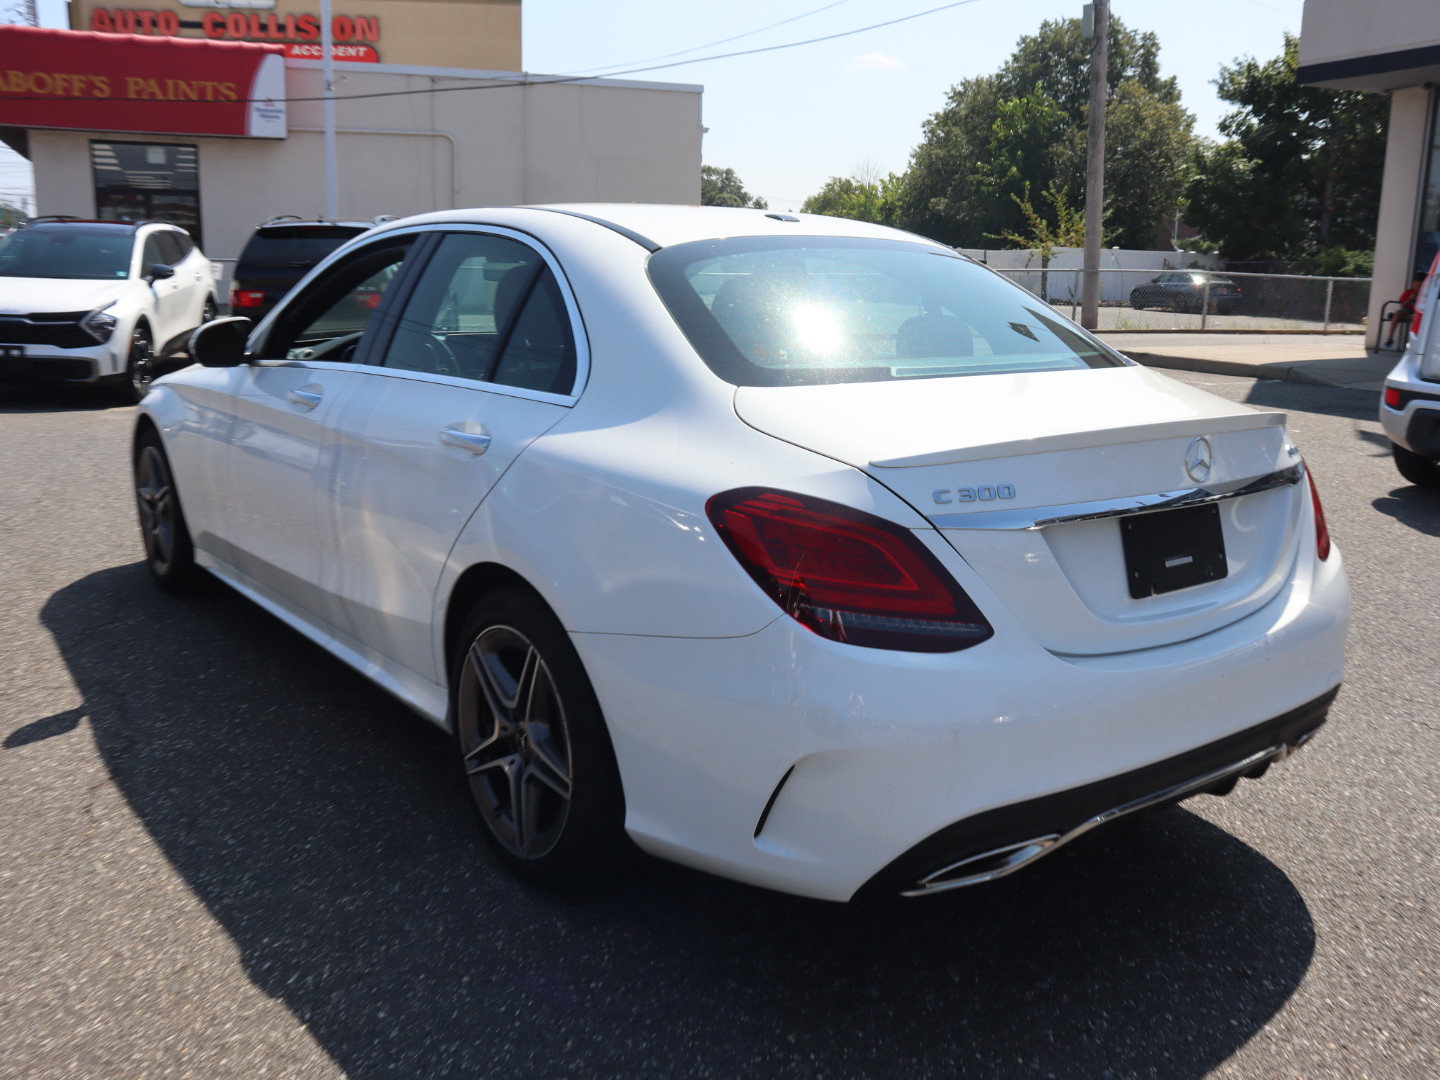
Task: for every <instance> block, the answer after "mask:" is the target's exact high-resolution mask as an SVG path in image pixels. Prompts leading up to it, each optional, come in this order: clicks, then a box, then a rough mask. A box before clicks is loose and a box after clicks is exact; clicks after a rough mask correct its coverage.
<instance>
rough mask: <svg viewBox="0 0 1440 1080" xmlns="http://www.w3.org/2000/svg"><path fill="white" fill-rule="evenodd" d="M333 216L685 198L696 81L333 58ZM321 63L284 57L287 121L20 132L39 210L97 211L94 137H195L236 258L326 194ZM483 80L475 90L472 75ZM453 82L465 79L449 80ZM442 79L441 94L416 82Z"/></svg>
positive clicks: (218, 249)
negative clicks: (574, 77) (201, 131)
mask: <svg viewBox="0 0 1440 1080" xmlns="http://www.w3.org/2000/svg"><path fill="white" fill-rule="evenodd" d="M335 69H336V74H337V87H336V93H337V97H339V98H341V99H343V98H344V97H346V96H347V95H349V96H353V95H360V94H376V93H380V94H393V93H394V92H395V91H407V92H408V91H422V92H421V93H406V94H405V95H403V96H387V97H367V98H360V99H358V100H351V101H345V100H339V101H337V104H336V128H337V131H338V135H337V140H336V143H337V147H336V173H337V181H338V183H337V187H338V202H339V208H338V209H339V216H340V217H341V218H352V219H358V220H369V219H370V218H373V217H374V216H375V215H377V214H395V215H397V216H404V215H407V214H415V213H422V212H424V211H427V210H441V209H447V208H451V207H456V206H485V205H511V204H517V203H536V202H659V203H695V202H698V201H699V199H700V136H701V126H700V98H701V95H700V87H698V86H685V85H671V84H660V83H636V82H626V81H622V80H611V81H606V80H597V81H589V82H567V83H560V82H550V83H546V82H533V83H530V84H528V85H524V86H513V85H503V83H505V82H508V81H509V80H511V79H515V78H519V76H515V75H509V74H505V73H494V72H455V71H449V70H441V69H416V68H408V69H401V68H391V67H387V66H385V65H375V64H336V65H335ZM321 79H322V73H321V69H320V64H319V63H318V62H315V61H298V62H297V61H292V62H291V63H290V64H289V65H288V66H287V69H286V90H287V94H288V96H289V97H290V98H291V99H292V102H291V104H290V106H289V126H290V135H289V137H288V138H287V139H284V140H274V141H271V140H262V139H221V138H202V137H188V136H174V135H144V134H139V135H124V134H118V133H114V132H72V131H42V130H32V131H31V132H30V157H31V160H32V162H33V163H34V166H35V176H36V201H37V204H38V206H37V211H36V212H37V213H39V214H75V215H78V216H81V217H92V216H94V214H95V212H96V207H95V192H94V185H93V180H92V175H91V168H90V142H91V140H92V139H104V140H115V141H125V142H156V143H184V144H188V145H195V146H198V147H199V148H200V152H199V174H200V213H201V223H202V226H203V229H204V246H205V253H206V254H207V255H209V256H210V257H211V258H212V259H217V260H221V261H224V260H233V259H235V258H236V257H237V256H238V255H239V252H240V249H241V247H242V246H243V245H244V243H245V240H246V239H247V238H248V237H249V235H250V234H251V232H252V231H253V230H254V228H255V226H256V225H257V224H259V223H260V222H261V221H264V220H265V219H267V218H270V217H273V216H275V215H277V214H298V215H300V216H301V217H306V218H315V217H320V216H323V214H324V212H325V208H326V201H327V200H326V179H325V144H324V136H323V127H322V125H323V122H324V113H323V106H322V104H321V103H320V102H319V101H316V100H311V101H304V100H298V101H297V100H294V99H304V98H312V99H313V98H319V97H320V95H321V90H322V85H323V84H322V82H321ZM477 85H478V86H486V87H487V88H486V89H471V87H474V86H477ZM458 88H463V89H458ZM432 90H440V91H441V92H440V93H430V92H428V91H432Z"/></svg>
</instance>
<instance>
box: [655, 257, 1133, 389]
mask: <svg viewBox="0 0 1440 1080" xmlns="http://www.w3.org/2000/svg"><path fill="white" fill-rule="evenodd" d="M650 278H651V281H652V282H653V283H654V285H655V288H656V290H657V291H658V292H659V293H660V296H661V298H662V299H663V300H664V301H665V304H666V306H667V307H669V309H670V312H671V314H672V315H674V317H675V321H676V322H678V323H679V324H680V328H681V329H682V330H684V332H685V334H686V336H687V337H688V338H689V339H690V342H691V344H692V345H694V346H695V349H696V351H697V352H699V354H700V356H701V357H702V358H703V359H704V361H705V362H706V364H708V365H709V366H710V368H711V370H712V371H714V372H715V374H717V375H718V376H720V378H722V379H724V380H726V381H727V382H730V383H733V384H735V385H737V386H796V385H815V384H819V383H839V382H886V381H890V380H894V379H923V378H942V377H947V376H952V375H989V374H1011V373H1017V372H1030V371H1064V370H1069V369H1074V368H1086V367H1118V366H1121V365H1123V364H1124V363H1125V361H1124V360H1123V359H1121V358H1120V357H1119V355H1118V354H1116V353H1114V352H1111V351H1110V350H1109V349H1107V348H1106V347H1105V346H1104V345H1103V344H1102V343H1101V342H1099V341H1098V340H1096V339H1095V338H1093V337H1091V336H1090V335H1089V334H1087V333H1085V332H1084V331H1083V330H1081V329H1079V328H1078V327H1076V326H1075V325H1074V324H1073V323H1070V322H1068V321H1067V320H1066V319H1064V318H1063V317H1061V316H1060V315H1058V314H1056V313H1055V312H1054V311H1052V310H1051V309H1050V307H1049V305H1048V304H1046V303H1045V302H1044V301H1043V300H1041V299H1040V298H1039V297H1037V296H1035V295H1033V294H1031V293H1029V292H1026V291H1025V290H1024V289H1022V288H1020V287H1019V286H1017V285H1012V284H1011V283H1010V282H1008V281H1006V280H1004V279H1003V278H1001V277H1000V276H999V275H998V274H995V273H992V272H991V271H990V270H988V269H986V268H985V267H983V266H980V265H978V264H977V263H973V262H971V261H970V260H969V259H965V258H963V257H961V256H958V255H951V254H949V253H946V252H943V251H938V250H936V249H935V248H930V247H925V246H922V245H920V244H912V243H906V242H904V241H898V240H856V239H849V238H829V237H795V238H789V239H773V238H768V237H766V238H757V237H741V238H736V239H729V240H706V241H700V242H697V243H692V244H680V245H677V246H675V247H671V248H665V249H663V250H661V251H659V252H657V253H656V254H655V255H653V256H652V257H651V259H650Z"/></svg>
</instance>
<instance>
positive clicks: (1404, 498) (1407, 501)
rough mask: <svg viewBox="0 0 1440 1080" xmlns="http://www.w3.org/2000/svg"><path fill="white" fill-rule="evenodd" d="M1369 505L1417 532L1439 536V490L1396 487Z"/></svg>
mask: <svg viewBox="0 0 1440 1080" xmlns="http://www.w3.org/2000/svg"><path fill="white" fill-rule="evenodd" d="M1370 505H1371V506H1373V507H1375V509H1376V510H1379V511H1380V513H1382V514H1386V515H1388V516H1390V517H1392V518H1394V519H1395V520H1396V521H1398V522H1400V524H1401V525H1404V526H1406V527H1407V528H1410V529H1414V530H1415V531H1416V532H1418V533H1424V534H1425V535H1426V536H1440V492H1437V491H1436V490H1434V489H1433V488H1421V487H1397V488H1396V489H1395V490H1394V491H1392V492H1390V494H1389V495H1387V496H1384V497H1383V498H1379V499H1376V500H1375V501H1374V502H1372V503H1371V504H1370Z"/></svg>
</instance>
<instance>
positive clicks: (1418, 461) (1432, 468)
mask: <svg viewBox="0 0 1440 1080" xmlns="http://www.w3.org/2000/svg"><path fill="white" fill-rule="evenodd" d="M1390 445H1391V449H1392V450H1393V451H1394V453H1395V468H1396V469H1398V470H1399V471H1400V475H1401V476H1403V477H1404V478H1405V479H1406V480H1409V481H1410V483H1412V484H1415V485H1416V486H1417V487H1440V464H1436V463H1435V462H1433V461H1431V460H1430V459H1429V458H1427V457H1422V456H1421V455H1419V454H1417V453H1415V452H1414V451H1411V450H1406V449H1405V448H1404V447H1403V446H1398V445H1396V444H1394V443H1391V444H1390Z"/></svg>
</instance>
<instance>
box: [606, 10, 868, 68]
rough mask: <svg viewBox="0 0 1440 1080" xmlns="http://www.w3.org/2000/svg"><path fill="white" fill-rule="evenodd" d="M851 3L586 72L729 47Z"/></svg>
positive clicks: (804, 13)
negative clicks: (767, 31)
mask: <svg viewBox="0 0 1440 1080" xmlns="http://www.w3.org/2000/svg"><path fill="white" fill-rule="evenodd" d="M849 2H850V0H835V2H834V3H833V4H826V5H825V6H824V7H818V8H815V9H813V10H811V11H806V12H803V13H802V14H799V15H792V16H790V18H788V19H781V20H780V21H779V22H774V23H771V24H770V25H769V26H762V27H760V28H759V29H756V30H746V31H745V33H743V34H735V35H733V36H732V37H728V38H721V39H720V40H719V41H711V42H709V43H707V44H705V45H696V46H694V47H693V48H690V49H680V50H678V51H677V52H672V53H664V54H663V55H660V56H646V57H644V58H642V59H640V60H626V61H625V63H623V64H605V65H604V66H602V67H596V68H588V69H586V70H588V71H590V72H592V73H599V72H601V71H606V70H608V69H610V68H618V67H626V66H628V65H630V64H649V63H652V62H653V61H655V60H669V59H670V58H671V57H675V56H684V55H685V54H686V53H692V52H699V51H700V50H701V49H713V48H715V47H716V46H717V45H729V44H730V42H732V41H739V40H740V39H741V38H747V37H754V36H755V35H756V34H763V33H764V32H765V31H766V30H774V29H775V28H776V27H777V26H785V25H786V24H788V23H792V22H799V21H800V20H801V19H808V18H809V17H810V16H811V15H819V14H820V13H821V12H822V11H829V10H830V9H831V8H837V7H840V5H842V4H848V3H849Z"/></svg>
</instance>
